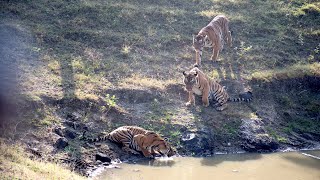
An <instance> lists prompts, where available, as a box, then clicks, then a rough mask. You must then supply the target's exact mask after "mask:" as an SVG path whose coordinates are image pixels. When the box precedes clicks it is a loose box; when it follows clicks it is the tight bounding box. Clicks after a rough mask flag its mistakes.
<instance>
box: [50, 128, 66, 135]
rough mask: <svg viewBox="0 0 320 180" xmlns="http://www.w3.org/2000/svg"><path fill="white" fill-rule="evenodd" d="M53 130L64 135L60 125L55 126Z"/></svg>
mask: <svg viewBox="0 0 320 180" xmlns="http://www.w3.org/2000/svg"><path fill="white" fill-rule="evenodd" d="M53 131H54V132H55V133H56V134H58V135H59V136H61V137H64V135H63V132H62V129H61V127H56V128H54V130H53Z"/></svg>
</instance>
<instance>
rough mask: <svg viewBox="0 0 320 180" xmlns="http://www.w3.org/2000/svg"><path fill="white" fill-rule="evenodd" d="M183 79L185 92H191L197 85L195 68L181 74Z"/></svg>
mask: <svg viewBox="0 0 320 180" xmlns="http://www.w3.org/2000/svg"><path fill="white" fill-rule="evenodd" d="M183 75H184V79H183V82H184V84H185V85H186V89H187V91H192V87H193V86H194V85H195V84H196V83H197V76H198V72H197V68H196V67H195V68H193V69H191V70H190V71H184V72H183Z"/></svg>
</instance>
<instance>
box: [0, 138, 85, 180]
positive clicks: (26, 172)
mask: <svg viewBox="0 0 320 180" xmlns="http://www.w3.org/2000/svg"><path fill="white" fill-rule="evenodd" d="M0 171H1V175H0V179H85V178H83V177H81V176H79V175H77V174H75V173H74V172H71V171H69V170H67V169H66V168H64V167H62V166H60V165H58V164H55V163H47V162H40V161H37V160H31V159H29V158H28V155H27V154H26V153H25V152H24V151H23V150H22V148H21V147H19V146H17V145H8V144H6V143H4V142H3V141H1V142H0Z"/></svg>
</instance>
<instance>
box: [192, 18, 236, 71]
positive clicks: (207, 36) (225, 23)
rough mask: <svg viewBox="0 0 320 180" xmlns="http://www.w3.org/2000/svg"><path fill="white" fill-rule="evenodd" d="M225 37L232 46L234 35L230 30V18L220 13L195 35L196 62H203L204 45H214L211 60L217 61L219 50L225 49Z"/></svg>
mask: <svg viewBox="0 0 320 180" xmlns="http://www.w3.org/2000/svg"><path fill="white" fill-rule="evenodd" d="M224 39H225V40H226V41H227V43H228V45H229V46H230V47H231V46H232V37H231V32H230V31H229V20H228V19H227V18H226V17H225V16H224V15H218V16H216V17H215V18H214V19H213V20H212V21H211V22H210V23H209V24H208V25H207V26H205V27H204V28H202V29H201V30H200V31H199V33H198V34H197V35H196V36H193V48H194V49H195V51H196V64H198V65H200V64H201V56H202V50H203V47H212V50H213V52H212V56H211V60H214V61H216V60H217V58H218V55H219V51H221V50H222V49H223V43H224Z"/></svg>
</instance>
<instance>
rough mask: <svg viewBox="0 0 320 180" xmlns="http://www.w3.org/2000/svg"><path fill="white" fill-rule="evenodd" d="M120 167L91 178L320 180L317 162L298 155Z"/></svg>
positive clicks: (177, 159)
mask: <svg viewBox="0 0 320 180" xmlns="http://www.w3.org/2000/svg"><path fill="white" fill-rule="evenodd" d="M316 152H319V153H320V151H316ZM312 154H313V155H314V153H312ZM120 166H121V168H120V169H107V170H106V171H105V172H104V173H103V174H101V175H100V176H97V177H95V178H94V179H152V180H156V179H159V180H163V179H166V180H171V179H172V180H177V179H179V180H180V179H182V180H189V179H190V180H193V179H201V180H202V179H236V180H248V179H259V180H270V179H272V180H283V179H290V180H315V179H317V180H318V179H320V171H319V169H320V160H318V159H316V158H312V157H308V156H305V155H303V154H302V153H301V152H286V153H272V154H231V155H229V154H228V155H216V156H214V157H209V158H195V157H174V158H173V161H159V160H157V159H156V160H150V161H149V160H145V161H141V162H138V163H136V164H126V163H124V164H121V165H120Z"/></svg>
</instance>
